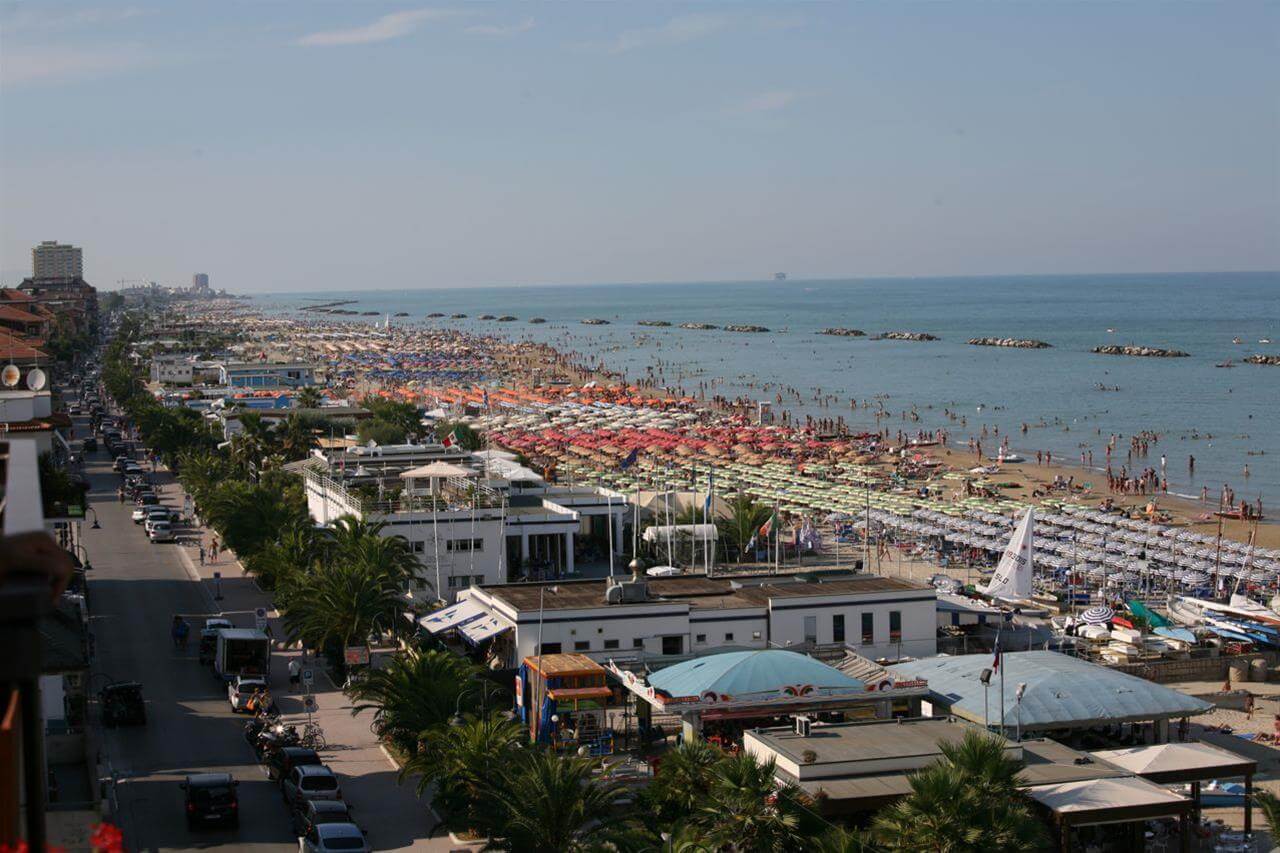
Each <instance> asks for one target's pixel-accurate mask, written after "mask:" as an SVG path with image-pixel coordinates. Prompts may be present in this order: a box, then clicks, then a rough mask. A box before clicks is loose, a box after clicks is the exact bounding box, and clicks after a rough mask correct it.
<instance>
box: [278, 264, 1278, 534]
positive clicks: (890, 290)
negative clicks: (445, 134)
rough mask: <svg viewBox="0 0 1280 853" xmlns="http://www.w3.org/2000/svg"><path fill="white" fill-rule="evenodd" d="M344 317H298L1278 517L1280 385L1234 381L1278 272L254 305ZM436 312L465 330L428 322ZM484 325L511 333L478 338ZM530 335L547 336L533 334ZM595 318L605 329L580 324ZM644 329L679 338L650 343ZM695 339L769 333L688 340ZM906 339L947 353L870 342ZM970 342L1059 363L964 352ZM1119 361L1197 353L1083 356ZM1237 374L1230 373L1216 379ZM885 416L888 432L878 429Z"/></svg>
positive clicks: (613, 287)
mask: <svg viewBox="0 0 1280 853" xmlns="http://www.w3.org/2000/svg"><path fill="white" fill-rule="evenodd" d="M335 299H354V300H356V302H355V304H351V305H346V306H344V307H346V308H349V309H354V310H358V311H376V312H378V316H377V317H376V318H374V317H368V316H358V317H344V318H339V317H332V316H330V315H314V314H302V315H299V316H301V317H309V316H310V317H317V316H318V317H319V318H321V319H323V320H325V321H330V320H337V319H344V320H347V321H352V322H363V323H370V322H373V321H374V320H375V319H376V320H377V321H378V322H382V321H383V320H384V317H385V316H386V315H394V314H395V313H397V312H402V311H403V312H407V313H408V315H409V316H408V317H394V316H392V318H391V322H392V323H393V324H421V325H447V326H449V327H454V328H460V329H465V330H467V331H471V332H477V333H484V334H491V335H499V336H503V337H507V338H510V339H515V340H532V341H539V342H545V343H550V344H553V345H555V346H556V347H558V348H559V349H561V350H563V351H568V352H576V353H579V354H582V355H584V356H585V357H587V358H588V359H589V360H591V361H593V362H595V361H599V362H601V363H603V364H604V365H605V366H607V367H609V368H610V369H612V370H616V371H621V372H623V373H625V374H626V375H627V377H628V378H630V379H636V378H657V379H659V380H660V384H662V385H670V386H681V387H683V388H684V389H685V390H686V391H689V392H691V393H695V394H696V393H697V392H698V388H699V383H707V388H708V391H707V393H708V395H710V394H723V395H725V396H728V397H731V398H734V397H739V396H741V397H746V398H750V399H754V400H766V401H769V402H770V403H773V404H774V405H773V408H775V409H777V408H779V407H778V405H777V403H776V395H777V394H778V393H780V392H781V393H784V402H783V404H782V405H783V407H785V408H787V409H788V410H790V411H791V412H792V415H793V417H795V416H798V417H799V418H800V419H801V420H803V418H804V416H805V415H806V414H810V415H813V416H814V417H829V418H836V417H841V416H843V417H844V418H845V421H846V422H847V423H849V424H850V425H851V426H852V427H854V428H865V429H867V430H875V429H878V428H887V429H888V430H889V431H890V433H891V434H896V432H897V430H899V429H901V430H903V431H907V432H911V433H914V432H915V431H917V430H934V429H938V428H946V429H948V430H949V432H950V435H951V444H952V446H957V445H958V446H962V447H963V446H965V443H966V442H967V440H968V438H969V437H970V436H977V437H981V435H982V430H983V428H984V427H985V429H986V430H987V437H986V438H985V439H983V447H984V450H985V451H986V452H988V454H991V453H994V452H995V449H996V447H997V446H998V444H999V442H1000V440H1001V438H1002V437H1005V436H1007V437H1008V440H1009V444H1010V447H1011V448H1013V449H1014V450H1015V451H1018V452H1020V453H1021V454H1022V455H1024V456H1027V457H1029V458H1033V459H1034V456H1035V453H1036V451H1049V452H1052V454H1053V457H1054V461H1055V462H1058V461H1059V460H1061V461H1062V462H1063V463H1075V464H1080V462H1081V453H1082V452H1083V453H1085V454H1086V456H1085V461H1087V459H1088V456H1087V454H1088V451H1090V450H1092V452H1093V464H1094V466H1095V468H1102V467H1103V466H1104V465H1105V459H1106V457H1105V453H1104V447H1105V446H1106V444H1107V443H1108V441H1109V440H1110V437H1111V436H1112V435H1116V436H1118V437H1119V438H1118V440H1117V442H1116V445H1115V450H1114V451H1113V457H1112V461H1113V465H1114V466H1115V468H1116V469H1117V470H1118V469H1119V467H1120V465H1121V464H1128V466H1129V468H1130V470H1135V469H1138V470H1140V469H1142V468H1144V467H1148V466H1149V467H1152V468H1155V469H1157V470H1159V469H1160V456H1161V454H1163V455H1164V456H1165V457H1166V458H1167V467H1166V469H1165V470H1166V475H1167V477H1168V480H1169V490H1170V492H1175V493H1179V494H1184V495H1188V496H1195V497H1199V496H1200V494H1201V489H1202V487H1207V489H1208V492H1209V496H1210V500H1211V501H1215V502H1216V500H1217V496H1218V494H1219V492H1220V491H1221V489H1222V487H1223V485H1224V484H1229V485H1230V486H1231V488H1232V489H1233V490H1234V491H1235V494H1236V496H1237V500H1239V499H1240V498H1245V499H1247V500H1249V501H1251V502H1252V501H1253V500H1255V499H1256V498H1258V497H1261V499H1262V501H1263V508H1264V512H1266V514H1267V515H1268V516H1271V517H1273V518H1274V517H1275V516H1276V515H1277V514H1280V510H1273V511H1268V510H1267V507H1268V506H1269V505H1276V504H1277V502H1280V367H1276V366H1266V365H1250V364H1243V363H1241V362H1242V359H1243V358H1245V357H1246V356H1249V355H1253V354H1256V353H1265V354H1280V272H1250V273H1186V274H1183V273H1179V274H1142V275H1070V276H1054V275H1034V276H1002V277H940V278H858V279H847V280H830V279H824V280H815V281H806V280H801V279H794V278H793V279H789V280H770V281H748V282H687V283H677V284H672V283H659V284H598V285H565V286H541V285H539V286H523V287H468V288H453V289H447V288H440V289H419V290H366V289H363V288H362V289H359V290H357V291H352V292H334V291H325V292H316V293H288V294H268V295H264V296H260V297H255V302H256V303H257V304H258V306H259V307H260V308H262V309H265V310H269V311H286V312H292V311H296V309H298V308H301V307H303V306H306V305H314V304H316V303H317V302H320V301H331V300H335ZM437 311H438V312H443V313H444V314H446V315H448V314H454V313H465V314H467V315H468V318H467V319H465V320H449V319H435V320H428V319H426V315H427V314H428V313H431V312H437ZM481 314H494V315H497V316H502V315H515V316H516V317H517V318H518V319H517V320H516V321H514V322H508V323H499V322H495V321H492V320H490V321H482V320H479V319H477V318H478V317H479V315H481ZM534 317H541V318H544V319H545V320H546V321H547V322H546V323H545V324H536V325H531V324H529V322H528V320H529V319H531V318H534ZM588 318H595V319H602V320H608V321H609V324H608V325H583V324H582V322H581V321H582V320H584V319H588ZM638 320H666V321H669V322H670V323H672V326H671V327H657V328H655V327H647V326H639V325H637V324H636V321H638ZM686 322H701V323H712V324H715V325H717V326H725V325H759V326H765V327H767V328H768V329H769V331H768V332H763V333H742V332H729V331H724V330H720V329H717V330H689V329H682V328H679V324H680V323H686ZM830 327H843V328H853V329H860V330H863V331H865V332H866V333H867V337H833V336H828V335H822V334H819V332H820V331H821V330H822V329H826V328H830ZM899 330H901V331H912V332H926V333H928V334H931V335H935V336H937V337H938V338H939V340H937V341H930V342H916V341H894V340H878V341H877V340H871V336H873V335H876V334H879V333H882V332H887V331H899ZM977 337H997V338H1030V339H1037V340H1042V341H1045V342H1047V343H1049V344H1051V345H1052V346H1051V348H1049V349H1004V348H995V347H983V346H972V345H969V344H967V343H966V341H968V340H969V339H970V338H977ZM1235 340H1239V341H1240V343H1234V341H1235ZM1265 341H1271V343H1265ZM1107 344H1118V345H1130V344H1131V345H1137V346H1148V347H1160V348H1164V349H1176V350H1182V351H1185V352H1187V353H1189V354H1190V355H1189V357H1187V358H1138V357H1126V356H1106V355H1099V354H1094V353H1092V352H1090V350H1091V349H1092V348H1093V347H1095V346H1099V345H1107ZM1228 362H1230V363H1231V364H1232V365H1233V366H1232V367H1230V368H1226V367H1220V366H1218V365H1222V364H1226V363H1228ZM784 389H794V391H795V392H797V393H798V394H799V397H800V399H799V400H797V399H796V398H795V397H794V396H790V395H788V394H787V393H786V391H785V390H784ZM832 398H834V399H832ZM852 400H856V401H858V405H857V407H856V408H851V406H850V401H852ZM824 401H825V402H824ZM865 401H871V403H872V406H871V407H870V408H868V407H864V406H863V403H864V402H865ZM881 405H882V406H883V409H884V410H885V411H886V412H888V413H889V415H888V416H882V417H881V418H880V419H879V420H877V418H876V416H875V411H876V409H877V408H879V407H880V406H881ZM1023 424H1026V425H1027V430H1026V432H1025V433H1024V432H1023V431H1022V425H1023ZM996 430H998V431H999V432H998V436H999V437H997V433H996ZM1144 431H1145V432H1150V433H1155V434H1157V435H1158V436H1159V440H1158V441H1157V442H1156V443H1154V444H1151V445H1150V449H1149V453H1148V455H1147V456H1146V457H1135V458H1133V459H1132V460H1130V459H1129V458H1128V455H1127V454H1128V448H1129V437H1130V436H1132V435H1136V434H1139V433H1142V432H1144ZM1192 456H1194V457H1195V468H1194V473H1193V472H1192V470H1191V466H1190V464H1189V460H1190V457H1192ZM1246 466H1247V470H1248V474H1247V476H1246ZM1096 475H1097V472H1088V471H1086V472H1082V473H1081V475H1080V476H1081V479H1083V480H1086V481H1087V480H1089V479H1090V478H1092V477H1094V476H1096Z"/></svg>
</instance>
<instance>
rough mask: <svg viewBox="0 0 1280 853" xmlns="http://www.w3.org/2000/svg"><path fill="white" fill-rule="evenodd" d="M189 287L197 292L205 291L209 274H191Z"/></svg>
mask: <svg viewBox="0 0 1280 853" xmlns="http://www.w3.org/2000/svg"><path fill="white" fill-rule="evenodd" d="M191 289H192V290H194V291H196V292H198V293H203V292H205V291H207V290H208V289H209V274H208V273H205V272H198V273H196V274H195V275H193V276H191Z"/></svg>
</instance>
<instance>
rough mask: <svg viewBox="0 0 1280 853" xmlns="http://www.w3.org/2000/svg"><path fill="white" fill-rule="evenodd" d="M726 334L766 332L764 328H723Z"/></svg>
mask: <svg viewBox="0 0 1280 853" xmlns="http://www.w3.org/2000/svg"><path fill="white" fill-rule="evenodd" d="M724 330H725V331H726V332H767V331H769V330H768V329H767V328H765V327H764V326H725V327H724Z"/></svg>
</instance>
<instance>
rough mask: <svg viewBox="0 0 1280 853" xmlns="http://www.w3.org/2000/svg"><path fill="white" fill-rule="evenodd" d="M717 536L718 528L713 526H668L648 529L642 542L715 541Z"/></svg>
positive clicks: (718, 534)
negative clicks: (685, 539)
mask: <svg viewBox="0 0 1280 853" xmlns="http://www.w3.org/2000/svg"><path fill="white" fill-rule="evenodd" d="M719 536H720V531H719V528H717V527H716V526H715V525H714V524H669V525H657V526H654V527H650V528H649V529H648V530H646V531H645V532H644V541H646V542H649V543H653V542H658V541H665V540H667V539H672V538H675V539H679V538H684V537H690V538H693V539H699V540H709V539H717V538H719Z"/></svg>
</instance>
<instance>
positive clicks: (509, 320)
mask: <svg viewBox="0 0 1280 853" xmlns="http://www.w3.org/2000/svg"><path fill="white" fill-rule="evenodd" d="M515 319H516V318H515V317H512V316H511V315H510V314H503V315H502V316H501V317H499V318H498V322H499V323H512V322H515Z"/></svg>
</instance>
